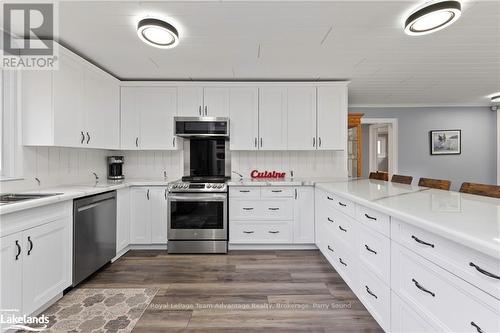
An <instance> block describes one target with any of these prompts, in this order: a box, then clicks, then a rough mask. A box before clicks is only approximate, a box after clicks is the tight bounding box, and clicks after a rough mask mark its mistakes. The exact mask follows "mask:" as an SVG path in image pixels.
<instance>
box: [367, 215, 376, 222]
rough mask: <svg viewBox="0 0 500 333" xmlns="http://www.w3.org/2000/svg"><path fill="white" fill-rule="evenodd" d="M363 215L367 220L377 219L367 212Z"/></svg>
mask: <svg viewBox="0 0 500 333" xmlns="http://www.w3.org/2000/svg"><path fill="white" fill-rule="evenodd" d="M365 217H366V218H367V219H369V220H373V221H377V218H376V217H373V216H370V215H368V214H365Z"/></svg>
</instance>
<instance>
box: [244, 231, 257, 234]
mask: <svg viewBox="0 0 500 333" xmlns="http://www.w3.org/2000/svg"><path fill="white" fill-rule="evenodd" d="M254 232H255V231H243V233H244V234H253V233H254Z"/></svg>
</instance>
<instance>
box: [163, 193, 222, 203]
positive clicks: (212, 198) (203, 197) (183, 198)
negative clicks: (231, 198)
mask: <svg viewBox="0 0 500 333" xmlns="http://www.w3.org/2000/svg"><path fill="white" fill-rule="evenodd" d="M168 199H169V200H170V201H194V200H198V201H226V200H227V196H226V195H225V194H215V193H213V194H209V195H195V194H189V195H182V196H181V195H172V194H170V195H169V196H168Z"/></svg>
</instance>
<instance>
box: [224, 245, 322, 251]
mask: <svg viewBox="0 0 500 333" xmlns="http://www.w3.org/2000/svg"><path fill="white" fill-rule="evenodd" d="M317 249H318V248H317V247H316V245H315V244H229V250H317Z"/></svg>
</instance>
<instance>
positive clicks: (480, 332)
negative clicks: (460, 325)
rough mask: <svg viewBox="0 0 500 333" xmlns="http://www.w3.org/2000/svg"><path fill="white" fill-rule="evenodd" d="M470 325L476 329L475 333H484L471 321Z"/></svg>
mask: <svg viewBox="0 0 500 333" xmlns="http://www.w3.org/2000/svg"><path fill="white" fill-rule="evenodd" d="M470 324H471V325H472V326H474V328H475V329H476V331H477V333H484V331H483V330H482V329H481V327H479V326H478V325H477V324H476V323H475V322H473V321H471V322H470Z"/></svg>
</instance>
